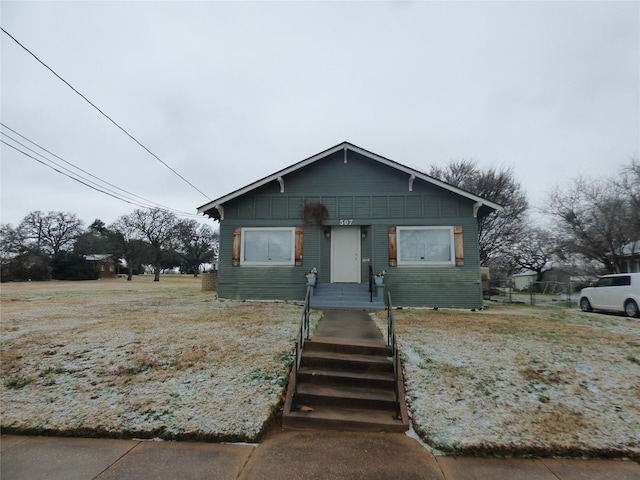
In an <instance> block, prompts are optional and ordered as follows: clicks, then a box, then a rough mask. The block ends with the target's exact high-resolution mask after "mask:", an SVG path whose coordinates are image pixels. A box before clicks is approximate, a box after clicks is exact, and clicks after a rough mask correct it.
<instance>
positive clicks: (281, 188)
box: [277, 175, 284, 193]
mask: <svg viewBox="0 0 640 480" xmlns="http://www.w3.org/2000/svg"><path fill="white" fill-rule="evenodd" d="M277 180H278V183H279V184H280V193H284V178H282V175H281V176H279V177H278V178H277Z"/></svg>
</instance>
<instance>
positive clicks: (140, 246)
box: [109, 216, 149, 281]
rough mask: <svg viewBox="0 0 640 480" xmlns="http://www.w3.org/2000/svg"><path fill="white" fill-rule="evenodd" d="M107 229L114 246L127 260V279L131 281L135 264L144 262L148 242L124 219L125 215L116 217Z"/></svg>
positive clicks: (147, 250)
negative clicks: (111, 235) (110, 233)
mask: <svg viewBox="0 0 640 480" xmlns="http://www.w3.org/2000/svg"><path fill="white" fill-rule="evenodd" d="M109 230H111V231H112V232H113V243H114V245H115V248H116V249H117V251H118V253H120V254H121V255H122V256H123V257H124V260H125V262H127V271H128V272H127V281H131V279H132V278H133V270H134V268H135V266H136V265H139V264H140V263H142V262H144V261H145V260H146V258H147V256H148V253H149V244H148V243H147V242H146V241H144V240H142V238H141V237H140V233H139V232H138V231H137V230H136V229H135V228H134V227H133V226H132V225H130V224H129V222H128V221H126V216H122V217H120V218H118V219H117V220H116V221H115V222H114V223H113V224H112V225H111V226H110V227H109Z"/></svg>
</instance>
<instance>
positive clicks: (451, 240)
mask: <svg viewBox="0 0 640 480" xmlns="http://www.w3.org/2000/svg"><path fill="white" fill-rule="evenodd" d="M403 230H405V231H406V230H448V231H449V258H450V260H449V261H438V262H432V261H427V260H424V261H407V260H402V241H401V240H400V236H401V232H402V231H403ZM396 235H397V238H398V240H397V251H398V252H397V253H398V266H436V265H455V264H456V252H455V239H454V228H453V226H448V225H444V226H429V227H426V226H411V227H400V226H399V227H396Z"/></svg>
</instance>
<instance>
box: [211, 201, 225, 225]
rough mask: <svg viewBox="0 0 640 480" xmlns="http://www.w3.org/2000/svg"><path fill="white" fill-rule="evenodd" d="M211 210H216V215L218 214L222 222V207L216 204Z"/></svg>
mask: <svg viewBox="0 0 640 480" xmlns="http://www.w3.org/2000/svg"><path fill="white" fill-rule="evenodd" d="M213 208H215V209H216V210H218V213H219V214H220V221H222V220H224V207H223V206H222V205H220V204H218V205H214V206H213Z"/></svg>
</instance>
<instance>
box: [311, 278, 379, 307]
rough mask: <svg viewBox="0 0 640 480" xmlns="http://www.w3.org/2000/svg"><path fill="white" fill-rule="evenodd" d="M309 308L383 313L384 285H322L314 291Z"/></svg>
mask: <svg viewBox="0 0 640 480" xmlns="http://www.w3.org/2000/svg"><path fill="white" fill-rule="evenodd" d="M311 290H312V292H311V297H310V299H309V306H310V307H311V308H313V309H316V310H368V311H382V310H384V309H385V305H384V285H372V290H373V291H372V292H370V291H369V284H368V283H320V284H317V285H315V286H314V287H313V288H312V289H311Z"/></svg>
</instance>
